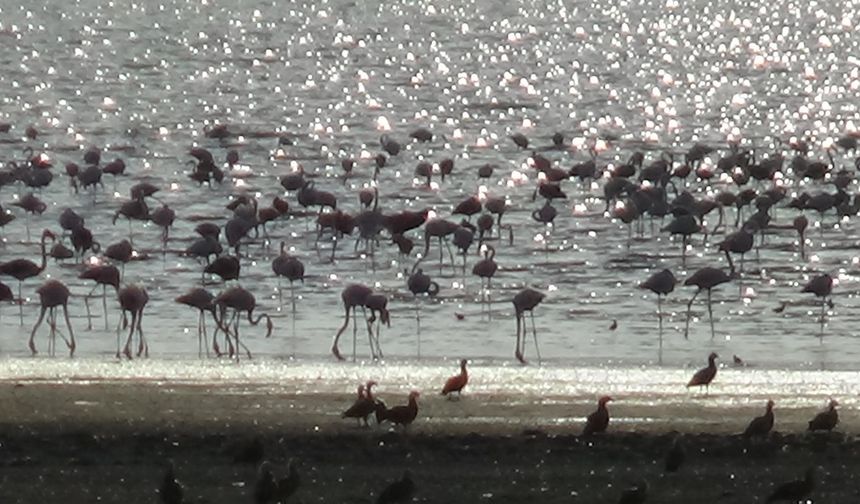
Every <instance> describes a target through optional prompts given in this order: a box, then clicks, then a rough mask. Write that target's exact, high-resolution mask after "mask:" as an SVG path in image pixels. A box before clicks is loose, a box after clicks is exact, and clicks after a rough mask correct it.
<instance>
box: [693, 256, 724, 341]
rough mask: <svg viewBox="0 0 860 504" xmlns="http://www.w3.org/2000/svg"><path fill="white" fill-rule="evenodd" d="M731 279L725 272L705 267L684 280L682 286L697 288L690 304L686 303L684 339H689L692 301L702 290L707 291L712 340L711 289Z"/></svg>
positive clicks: (712, 337)
mask: <svg viewBox="0 0 860 504" xmlns="http://www.w3.org/2000/svg"><path fill="white" fill-rule="evenodd" d="M731 279H732V277H731V276H729V275H728V274H726V272H725V271H723V270H721V269H717V268H711V267H709V266H706V267H704V268H702V269H700V270H698V271H696V272H695V273H693V274H692V275H690V277H689V278H687V279H686V280H684V285H695V286H696V287H698V289H697V290H696V293H695V294H693V297H691V298H690V302H689V303H687V324H686V326H685V327H684V339H687V338H688V337H689V332H690V310H691V309H692V306H693V301H695V300H696V296H698V295H699V293H700V292H702V290H706V291H708V318H709V320H710V322H711V339H714V311H713V305H712V304H711V289H713V288H714V287H716V286H718V285H720V284H724V283H726V282H728V281H730V280H731Z"/></svg>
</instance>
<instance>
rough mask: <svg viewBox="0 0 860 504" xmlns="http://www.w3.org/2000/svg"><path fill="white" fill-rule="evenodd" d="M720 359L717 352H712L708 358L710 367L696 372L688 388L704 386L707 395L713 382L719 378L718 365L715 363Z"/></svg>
mask: <svg viewBox="0 0 860 504" xmlns="http://www.w3.org/2000/svg"><path fill="white" fill-rule="evenodd" d="M718 357H719V355H717V354H716V353H715V352H711V355H709V356H708V366H707V367H704V368H702V369H700V370H698V371H696V374H694V375H693V377H692V378H691V379H690V381H689V383H687V388H690V387H701V386H704V387H705V391H706V392H705V393H706V394H707V391H708V389H709V387H710V385H711V382H712V381H714V377H716V376H717V364H716V362H715V361H716V360H717V358H718Z"/></svg>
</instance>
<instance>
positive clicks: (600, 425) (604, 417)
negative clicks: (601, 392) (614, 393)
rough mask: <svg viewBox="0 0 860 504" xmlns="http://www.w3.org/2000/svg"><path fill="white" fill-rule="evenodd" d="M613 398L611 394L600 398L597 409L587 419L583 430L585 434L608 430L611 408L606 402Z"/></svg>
mask: <svg viewBox="0 0 860 504" xmlns="http://www.w3.org/2000/svg"><path fill="white" fill-rule="evenodd" d="M611 400H612V398H611V397H609V396H603V397H601V398H600V400H599V401H598V402H597V410H596V411H595V412H594V413H592V414H590V415H588V417H587V418H586V419H585V428H584V429H583V430H582V435H583V436H590V435H592V434H598V433H601V432H605V431H606V428H607V427H609V409H607V408H606V403H608V402H609V401H611Z"/></svg>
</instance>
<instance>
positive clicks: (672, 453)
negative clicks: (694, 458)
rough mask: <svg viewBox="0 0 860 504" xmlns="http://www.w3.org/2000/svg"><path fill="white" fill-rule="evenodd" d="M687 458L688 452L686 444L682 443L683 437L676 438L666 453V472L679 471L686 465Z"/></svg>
mask: <svg viewBox="0 0 860 504" xmlns="http://www.w3.org/2000/svg"><path fill="white" fill-rule="evenodd" d="M686 458H687V452H686V450H684V444H683V443H682V442H681V437H680V436H676V437H675V439H673V440H672V446H671V448H669V451H668V452H666V461H665V462H666V463H665V466H664V467H665V469H666V472H669V473H673V472H676V471H678V469H680V468H681V466H682V465H684V460H685V459H686Z"/></svg>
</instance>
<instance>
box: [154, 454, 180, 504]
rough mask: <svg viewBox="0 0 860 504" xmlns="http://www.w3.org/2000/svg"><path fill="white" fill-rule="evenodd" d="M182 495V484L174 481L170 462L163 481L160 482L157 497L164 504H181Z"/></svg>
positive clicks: (174, 477) (174, 476)
mask: <svg viewBox="0 0 860 504" xmlns="http://www.w3.org/2000/svg"><path fill="white" fill-rule="evenodd" d="M183 493H184V492H183V490H182V484H181V483H179V481H177V480H176V474H175V469H174V466H173V462H170V463H169V464H168V466H167V471H166V472H165V473H164V479H162V481H161V488H159V490H158V496H159V497H160V498H161V502H163V503H164V504H182V496H183Z"/></svg>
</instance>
